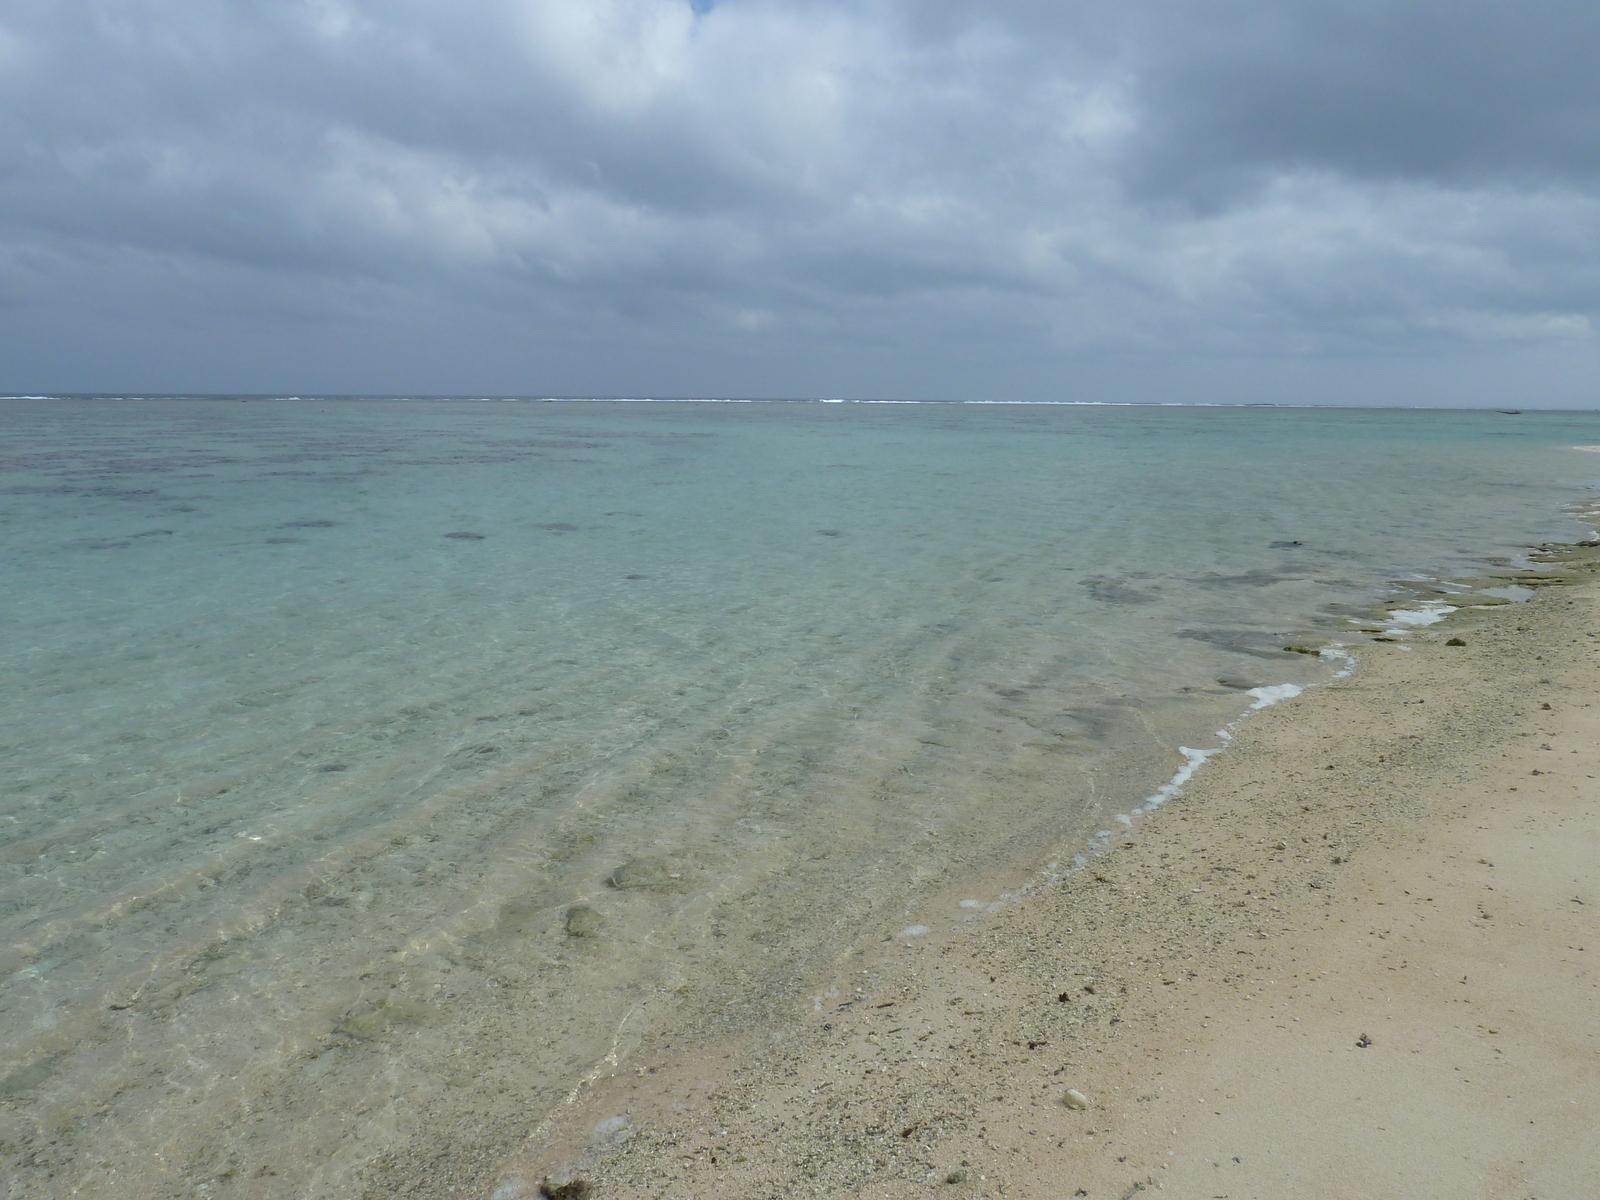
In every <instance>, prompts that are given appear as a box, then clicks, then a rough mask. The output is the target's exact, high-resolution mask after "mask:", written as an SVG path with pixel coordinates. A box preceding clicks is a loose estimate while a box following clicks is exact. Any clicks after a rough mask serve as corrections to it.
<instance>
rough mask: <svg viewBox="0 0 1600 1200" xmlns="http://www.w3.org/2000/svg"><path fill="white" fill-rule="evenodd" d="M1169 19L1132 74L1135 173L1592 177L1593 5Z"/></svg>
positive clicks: (1267, 8)
mask: <svg viewBox="0 0 1600 1200" xmlns="http://www.w3.org/2000/svg"><path fill="white" fill-rule="evenodd" d="M1172 7H1173V9H1174V10H1175V11H1174V12H1173V14H1172V16H1171V17H1170V18H1169V19H1168V20H1167V21H1166V23H1165V26H1164V28H1162V29H1161V30H1160V33H1159V36H1156V37H1153V38H1152V39H1151V42H1150V44H1149V45H1148V47H1147V53H1146V54H1145V55H1144V56H1143V61H1142V62H1141V64H1140V66H1141V71H1140V78H1141V82H1140V101H1141V108H1142V111H1143V112H1144V114H1145V115H1146V117H1147V125H1146V126H1145V128H1144V129H1143V130H1142V131H1141V135H1140V137H1139V138H1138V139H1137V140H1138V142H1139V150H1138V158H1139V165H1140V166H1141V167H1142V168H1143V173H1144V174H1145V176H1146V178H1147V179H1148V180H1150V181H1152V182H1159V183H1160V184H1161V185H1164V186H1165V187H1168V188H1171V189H1173V190H1174V191H1178V192H1185V191H1196V190H1205V189H1208V188H1210V187H1213V186H1215V185H1216V184H1217V183H1219V182H1222V181H1226V180H1229V179H1230V177H1231V178H1232V179H1233V180H1234V181H1236V182H1237V181H1238V179H1239V177H1240V176H1241V175H1243V174H1248V173H1260V172H1272V171H1279V170H1283V169H1285V168H1294V167H1320V168H1324V169H1328V170H1332V171H1338V172H1341V173H1345V174H1348V175H1349V176H1351V177H1353V178H1358V179H1378V180H1395V179H1400V180H1426V181H1431V182H1435V183H1439V184H1444V185H1450V186H1467V187H1470V186H1477V185H1493V184H1495V183H1506V184H1515V185H1523V186H1541V185H1548V184H1557V185H1559V184H1564V183H1577V184H1582V185H1590V184H1592V183H1593V182H1594V181H1595V179H1596V176H1597V174H1600V71H1596V70H1595V62H1596V55H1597V54H1600V7H1597V6H1595V5H1593V4H1588V3H1582V2H1577V0H1534V2H1532V3H1528V4H1506V3H1503V2H1500V0H1450V2H1449V3H1441V2H1438V0H1338V2H1330V0H1304V2H1301V3H1297V4H1292V5H1291V4H1281V3H1278V4H1269V3H1263V2H1260V0H1256V2H1240V0H1230V2H1228V3H1218V2H1212V3H1203V4H1194V5H1183V6H1172Z"/></svg>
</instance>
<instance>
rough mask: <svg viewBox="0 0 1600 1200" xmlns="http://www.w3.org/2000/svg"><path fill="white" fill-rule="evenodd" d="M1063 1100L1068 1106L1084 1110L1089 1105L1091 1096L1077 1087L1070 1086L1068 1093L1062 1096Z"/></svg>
mask: <svg viewBox="0 0 1600 1200" xmlns="http://www.w3.org/2000/svg"><path fill="white" fill-rule="evenodd" d="M1061 1102H1062V1103H1063V1104H1065V1105H1066V1106H1067V1107H1068V1108H1070V1109H1074V1110H1077V1111H1082V1110H1083V1109H1086V1108H1088V1107H1089V1097H1087V1096H1085V1095H1084V1094H1083V1093H1082V1092H1080V1091H1079V1090H1078V1089H1077V1088H1068V1089H1067V1094H1066V1095H1065V1096H1064V1097H1062V1100H1061Z"/></svg>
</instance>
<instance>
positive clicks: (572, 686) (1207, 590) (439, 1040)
mask: <svg viewBox="0 0 1600 1200" xmlns="http://www.w3.org/2000/svg"><path fill="white" fill-rule="evenodd" d="M0 420H3V422H4V427H3V434H4V445H3V450H0V453H3V459H0V538H3V545H0V550H3V564H4V567H3V574H0V606H3V609H0V616H3V622H4V624H3V629H4V637H3V643H0V663H3V670H4V677H3V685H4V686H3V688H0V714H3V719H0V761H3V764H4V773H3V777H0V786H3V798H0V839H3V841H0V1156H3V1158H0V1161H3V1164H4V1170H3V1171H0V1175H3V1176H4V1178H5V1179H6V1180H8V1183H7V1185H6V1188H7V1190H6V1192H5V1194H6V1195H8V1196H35V1195H39V1196H43V1195H61V1194H68V1193H69V1192H70V1193H72V1194H81V1195H85V1196H106V1197H110V1196H128V1195H139V1196H150V1197H155V1196H169V1195H171V1196H177V1195H194V1194H197V1189H198V1194H208V1195H209V1194H216V1195H222V1194H228V1195H237V1196H321V1195H326V1196H347V1195H355V1194H360V1193H361V1190H362V1187H363V1185H362V1183H361V1180H362V1179H363V1178H371V1177H373V1175H372V1173H373V1172H379V1173H380V1174H381V1172H382V1171H383V1170H386V1169H387V1170H390V1171H394V1170H398V1169H400V1167H402V1166H404V1164H406V1163H417V1162H424V1161H426V1162H431V1163H432V1164H433V1167H432V1168H430V1169H433V1170H435V1177H437V1178H444V1177H445V1175H447V1174H448V1171H446V1172H445V1175H440V1174H438V1170H439V1169H440V1168H439V1167H438V1164H439V1163H440V1162H447V1163H448V1162H450V1161H454V1160H456V1159H459V1160H460V1162H461V1163H462V1164H463V1165H462V1168H461V1171H462V1174H461V1178H462V1179H464V1180H467V1179H470V1178H473V1176H472V1167H471V1164H473V1163H479V1162H484V1161H490V1160H492V1159H494V1158H495V1157H496V1156H497V1155H499V1154H502V1153H504V1152H505V1151H507V1150H509V1149H511V1148H512V1146H513V1145H514V1143H515V1142H516V1141H517V1140H519V1139H520V1138H522V1137H523V1136H525V1135H526V1134H527V1132H528V1131H529V1130H530V1129H533V1128H536V1127H537V1125H538V1123H539V1120H540V1119H541V1116H542V1114H544V1113H546V1112H548V1111H550V1110H551V1109H552V1108H553V1107H554V1106H555V1105H558V1104H559V1103H560V1101H561V1099H562V1098H563V1097H564V1096H566V1095H567V1094H568V1093H569V1092H570V1090H571V1089H572V1088H573V1087H574V1086H575V1085H576V1084H577V1083H578V1081H580V1080H581V1079H582V1078H584V1076H585V1075H586V1074H587V1073H589V1072H592V1071H594V1070H597V1069H605V1068H606V1067H608V1066H609V1065H611V1064H615V1063H616V1062H619V1061H623V1060H625V1058H626V1056H627V1054H628V1052H629V1050H630V1048H631V1047H634V1046H636V1045H638V1044H639V1043H640V1041H641V1040H644V1039H657V1040H660V1039H670V1038H672V1037H677V1036H703V1035H714V1034H717V1033H720V1032H727V1031H734V1030H738V1029H742V1028H747V1027H750V1026H752V1025H756V1024H759V1023H760V1022H761V1021H762V1020H763V1019H766V1018H769V1017H770V1015H771V1014H773V1013H782V1012H784V1011H787V1008H788V1006H789V1005H790V1004H791V1003H792V1002H793V1000H794V998H795V997H796V995H798V994H799V993H800V990H801V989H803V987H804V986H805V984H806V982H807V981H808V980H809V979H811V978H813V977H814V976H816V975H817V974H818V973H819V972H821V971H823V970H825V969H826V967H827V965H828V964H829V963H830V962H832V961H834V960H835V959H837V958H838V957H839V956H841V955H842V954H843V953H844V952H845V951H847V950H848V949H849V948H850V947H851V946H853V945H854V944H856V943H858V942H859V941H860V940H861V939H864V938H873V939H876V938H882V937H884V936H887V935H889V934H892V933H893V932H894V931H895V930H897V929H900V928H903V927H904V926H905V925H907V924H909V923H910V921H911V918H912V915H916V916H918V917H920V916H923V915H926V913H927V911H928V910H927V907H926V906H927V905H928V904H929V903H932V901H930V900H929V898H930V897H935V896H944V895H947V894H953V893H952V892H951V889H953V888H958V887H959V888H968V889H971V892H970V894H973V895H980V894H984V893H983V892H982V889H983V888H984V887H985V886H986V883H985V881H989V885H990V886H991V892H992V890H993V886H998V885H997V884H994V883H993V881H996V880H1000V879H1004V878H1014V877H1015V876H1016V873H1017V872H1018V871H1022V870H1027V869H1029V868H1032V867H1036V866H1038V865H1039V864H1040V863H1042V862H1044V861H1046V860H1048V859H1049V858H1050V857H1052V856H1058V855H1061V854H1064V853H1070V852H1071V851H1072V850H1073V849H1074V848H1075V847H1077V846H1078V845H1080V844H1081V843H1082V841H1083V839H1084V838H1085V836H1087V835H1088V834H1090V833H1091V832H1093V831H1094V830H1095V829H1096V828H1098V827H1100V826H1102V825H1103V824H1104V823H1105V822H1106V820H1107V817H1108V815H1110V814H1112V813H1115V812H1118V811H1122V810H1124V809H1126V808H1127V807H1128V806H1129V804H1130V802H1134V801H1137V800H1138V799H1139V798H1141V797H1143V796H1145V795H1148V794H1149V793H1150V792H1151V791H1152V790H1153V788H1154V786H1155V785H1156V784H1158V783H1160V782H1161V781H1162V780H1165V779H1166V778H1168V777H1170V776H1171V774H1172V773H1173V771H1174V770H1175V769H1176V767H1177V766H1178V765H1180V764H1181V762H1182V761H1183V760H1182V757H1181V755H1180V754H1179V753H1178V750H1177V747H1178V746H1179V745H1181V744H1183V743H1185V742H1187V743H1188V744H1191V745H1208V744H1210V740H1209V737H1208V735H1209V734H1210V732H1211V731H1212V730H1215V729H1216V728H1217V727H1218V725H1219V724H1220V723H1222V722H1225V721H1228V720H1231V719H1233V718H1234V717H1236V716H1238V715H1239V714H1240V713H1241V712H1242V711H1244V709H1245V708H1246V707H1247V706H1248V705H1249V703H1250V698H1249V697H1248V696H1245V695H1243V694H1242V689H1243V688H1244V687H1248V686H1254V685H1261V684H1277V683H1285V682H1290V683H1294V682H1297V683H1313V682H1316V681H1317V680H1318V679H1320V678H1323V677H1325V676H1326V674H1327V673H1328V670H1329V668H1327V667H1325V666H1324V665H1323V664H1321V663H1319V662H1317V661H1316V660H1314V659H1307V658H1305V657H1304V656H1299V655H1288V654H1283V653H1281V646H1282V645H1283V644H1284V640H1285V638H1286V637H1290V636H1293V635H1296V634H1297V633H1299V632H1302V631H1308V630H1309V631H1315V630H1329V631H1336V630H1338V629H1341V628H1346V627H1347V623H1346V620H1345V614H1346V613H1347V612H1348V611H1351V609H1352V608H1353V607H1354V606H1359V605H1364V604H1367V603H1370V602H1371V601H1372V600H1373V599H1375V598H1377V597H1380V596H1382V595H1383V594H1385V591H1386V589H1387V588H1388V586H1389V581H1391V580H1394V579H1402V578H1423V577H1447V576H1462V575H1469V574H1473V573H1475V572H1477V571H1480V570H1481V569H1482V568H1483V564H1484V562H1485V560H1486V559H1489V558H1493V557H1496V556H1503V557H1515V556H1516V555H1517V554H1518V553H1519V551H1520V550H1521V549H1523V548H1525V547H1526V546H1527V545H1529V544H1530V543H1533V542H1538V541H1541V540H1547V539H1560V538H1572V537H1578V536H1585V535H1586V534H1587V533H1588V529H1587V527H1586V526H1582V525H1580V524H1579V523H1578V522H1577V521H1576V520H1575V519H1574V518H1573V517H1572V516H1571V515H1569V514H1568V511H1567V509H1568V506H1570V505H1571V504H1572V503H1573V502H1574V501H1576V500H1578V499H1581V498H1583V497H1584V496H1586V495H1588V490H1587V489H1592V487H1593V486H1594V483H1595V481H1596V477H1597V475H1600V456H1596V455H1593V454H1584V453H1578V452H1575V451H1573V450H1572V449H1570V447H1572V446H1574V445H1582V444H1593V443H1597V442H1600V415H1596V414H1573V413H1563V414H1533V413H1529V414H1526V415H1523V416H1519V417H1508V416H1503V415H1500V414H1471V413H1441V412H1412V413H1407V412H1374V411H1348V410H1260V409H1253V410H1252V409H1182V408H1163V409H1141V408H1083V407H1071V408H1066V407H994V406H949V405H926V406H866V405H815V404H754V405H712V404H649V405H647V404H607V403H463V402H457V403H445V402H393V401H312V400H302V401H250V402H241V401H238V400H232V399H208V400H85V399H78V400H71V401H66V400H58V401H33V400H7V401H0ZM1274 543H1278V544H1276V545H1275V544H1274ZM1294 543H1297V544H1294ZM1221 681H1226V682H1221ZM619 869H620V870H619ZM618 885H620V886H618ZM919 906H921V907H919ZM959 915H960V914H959V913H958V912H956V911H955V910H952V911H951V912H949V913H942V912H941V913H935V914H934V916H935V917H936V918H937V917H945V918H948V919H949V920H951V921H954V920H956V919H958V918H959ZM397 1164H398V1166H397Z"/></svg>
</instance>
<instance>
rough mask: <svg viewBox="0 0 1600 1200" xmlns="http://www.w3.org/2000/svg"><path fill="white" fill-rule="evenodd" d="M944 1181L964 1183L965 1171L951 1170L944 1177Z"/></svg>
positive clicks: (965, 1179) (965, 1178)
mask: <svg viewBox="0 0 1600 1200" xmlns="http://www.w3.org/2000/svg"><path fill="white" fill-rule="evenodd" d="M944 1181H945V1182H946V1183H965V1182H966V1181H967V1173H966V1172H965V1171H961V1170H956V1171H951V1172H950V1174H948V1175H946V1176H945V1177H944Z"/></svg>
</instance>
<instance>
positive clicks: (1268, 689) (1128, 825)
mask: <svg viewBox="0 0 1600 1200" xmlns="http://www.w3.org/2000/svg"><path fill="white" fill-rule="evenodd" d="M1318 653H1319V654H1320V655H1321V656H1323V657H1327V658H1331V659H1334V660H1336V661H1338V662H1341V663H1343V664H1344V666H1343V667H1341V668H1340V669H1339V670H1338V671H1337V672H1336V673H1335V674H1334V676H1333V678H1335V679H1343V678H1345V677H1346V676H1348V675H1349V674H1350V673H1351V672H1352V671H1354V670H1355V665H1356V664H1355V659H1354V658H1353V657H1352V656H1351V655H1350V654H1349V653H1347V652H1346V651H1345V650H1343V649H1341V648H1339V647H1328V648H1326V649H1323V650H1321V651H1319V652H1318ZM1303 691H1305V688H1303V687H1301V686H1300V685H1299V684H1297V683H1275V684H1269V685H1266V686H1264V687H1256V688H1251V689H1249V691H1247V692H1246V693H1245V694H1246V695H1247V696H1254V697H1255V703H1254V704H1252V705H1251V706H1250V708H1249V709H1248V710H1246V711H1245V712H1244V713H1242V714H1240V716H1239V717H1238V718H1237V719H1236V720H1233V721H1230V722H1229V723H1228V724H1227V725H1226V726H1224V727H1223V728H1221V729H1219V730H1217V739H1218V740H1219V741H1220V742H1221V743H1222V744H1221V745H1219V746H1212V747H1210V748H1208V749H1205V750H1196V749H1195V748H1194V747H1192V746H1179V747H1178V753H1180V754H1182V755H1183V766H1181V767H1179V768H1178V769H1177V771H1176V772H1175V773H1174V774H1173V776H1172V778H1171V779H1169V780H1167V782H1166V783H1164V784H1162V785H1161V786H1160V787H1158V788H1157V789H1156V790H1155V792H1154V793H1153V794H1151V795H1150V796H1148V797H1146V799H1145V802H1144V803H1143V804H1141V805H1139V806H1138V807H1137V808H1134V809H1132V810H1131V811H1129V812H1125V813H1118V814H1117V815H1116V816H1115V817H1113V818H1112V819H1113V820H1114V821H1115V822H1116V823H1117V824H1118V825H1119V826H1120V827H1121V828H1120V830H1118V831H1113V830H1110V829H1100V830H1097V831H1096V832H1095V835H1094V836H1093V837H1092V838H1090V839H1089V844H1088V845H1087V846H1086V847H1085V848H1084V849H1083V850H1081V851H1079V852H1078V853H1076V854H1074V855H1073V856H1072V863H1071V865H1070V866H1068V867H1066V868H1062V867H1061V864H1060V863H1051V864H1050V865H1049V866H1048V867H1046V868H1045V869H1044V870H1043V871H1041V872H1040V873H1039V877H1038V878H1036V879H1033V880H1030V881H1029V882H1027V883H1025V884H1023V885H1022V888H1021V893H1020V894H1021V895H1024V896H1026V895H1029V894H1031V893H1032V892H1033V890H1034V889H1035V888H1036V887H1037V886H1038V885H1039V884H1041V883H1059V882H1060V881H1061V880H1063V879H1065V878H1067V876H1069V875H1071V874H1073V873H1074V872H1075V871H1080V870H1082V869H1083V868H1084V867H1086V866H1088V865H1089V862H1090V860H1091V859H1092V858H1094V857H1096V856H1098V855H1100V854H1103V853H1105V850H1106V847H1107V846H1109V845H1110V844H1111V842H1112V841H1113V840H1114V839H1115V838H1116V837H1117V836H1118V834H1119V833H1124V834H1125V833H1127V832H1128V831H1130V830H1131V829H1132V828H1133V826H1134V822H1135V821H1136V820H1137V819H1138V818H1140V817H1141V816H1143V815H1144V814H1145V813H1149V812H1154V811H1155V810H1156V809H1158V808H1160V807H1161V806H1162V805H1163V804H1165V803H1166V802H1167V801H1168V800H1171V799H1172V798H1173V797H1174V796H1176V795H1178V794H1179V793H1180V792H1181V791H1182V790H1183V786H1184V784H1186V783H1188V782H1189V780H1191V779H1192V778H1194V773H1195V772H1196V771H1198V770H1199V769H1200V768H1201V767H1203V766H1204V765H1205V764H1206V761H1207V760H1208V759H1210V758H1211V757H1212V756H1213V755H1216V754H1221V753H1222V752H1223V751H1224V750H1226V749H1227V748H1228V744H1229V743H1230V742H1232V741H1233V730H1234V728H1235V727H1236V726H1237V725H1238V724H1239V722H1240V721H1243V720H1244V719H1245V717H1248V716H1249V715H1250V713H1251V712H1254V711H1256V710H1258V709H1262V708H1267V707H1269V706H1270V705H1273V704H1276V703H1278V701H1280V700H1290V699H1293V698H1294V697H1295V696H1298V695H1300V693H1301V692H1303ZM1016 898H1017V896H1016V894H1012V893H1003V894H1002V895H1001V896H1000V897H999V898H998V899H997V900H995V901H993V902H991V903H987V904H986V903H984V902H983V901H981V900H963V901H961V905H960V906H961V907H962V908H966V909H976V910H978V912H994V911H995V910H996V909H998V908H1001V907H1003V906H1004V905H1006V904H1008V903H1010V902H1011V901H1012V900H1015V899H1016ZM978 912H973V913H969V914H968V915H967V918H966V919H967V920H969V921H970V920H972V919H973V918H974V917H976V916H977V915H978Z"/></svg>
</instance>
